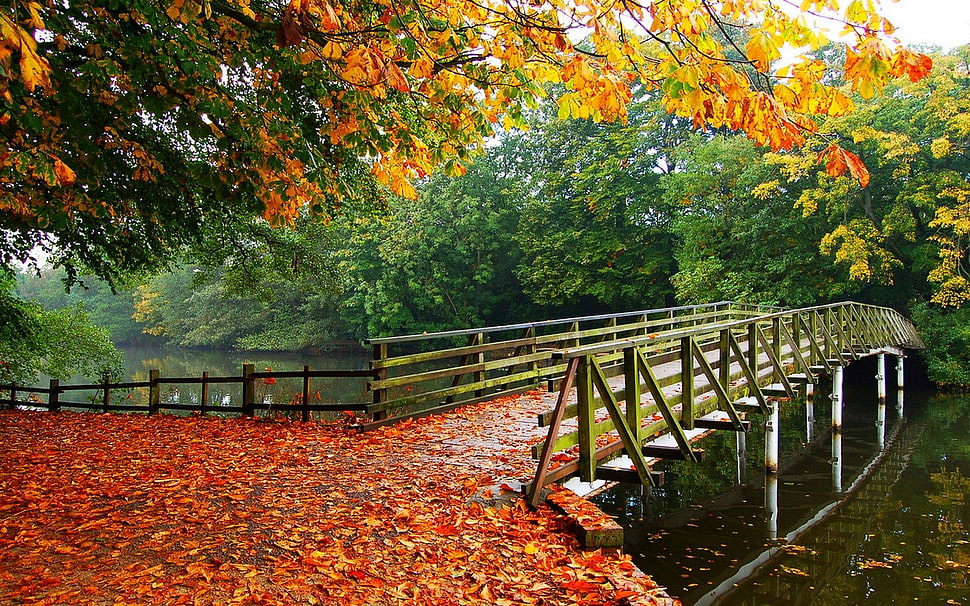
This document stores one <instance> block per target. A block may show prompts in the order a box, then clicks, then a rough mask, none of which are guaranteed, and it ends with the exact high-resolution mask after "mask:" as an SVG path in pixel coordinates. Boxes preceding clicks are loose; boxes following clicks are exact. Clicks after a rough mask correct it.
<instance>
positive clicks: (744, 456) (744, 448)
mask: <svg viewBox="0 0 970 606" xmlns="http://www.w3.org/2000/svg"><path fill="white" fill-rule="evenodd" d="M734 435H735V436H736V437H737V446H738V469H737V478H736V479H737V485H738V486H744V485H745V484H747V483H748V434H746V433H745V432H743V431H736V432H734Z"/></svg>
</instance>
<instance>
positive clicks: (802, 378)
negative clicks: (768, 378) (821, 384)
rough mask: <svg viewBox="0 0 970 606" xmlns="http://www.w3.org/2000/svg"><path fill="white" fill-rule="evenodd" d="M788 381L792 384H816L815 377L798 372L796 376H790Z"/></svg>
mask: <svg viewBox="0 0 970 606" xmlns="http://www.w3.org/2000/svg"><path fill="white" fill-rule="evenodd" d="M788 381H789V382H790V383H814V382H815V375H807V374H805V373H803V372H796V373H795V374H792V375H788Z"/></svg>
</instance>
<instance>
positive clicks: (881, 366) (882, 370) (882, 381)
mask: <svg viewBox="0 0 970 606" xmlns="http://www.w3.org/2000/svg"><path fill="white" fill-rule="evenodd" d="M876 394H877V397H876V399H877V401H878V402H879V404H883V405H885V403H886V354H884V353H881V354H878V355H877V356H876Z"/></svg>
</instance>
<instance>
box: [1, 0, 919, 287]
mask: <svg viewBox="0 0 970 606" xmlns="http://www.w3.org/2000/svg"><path fill="white" fill-rule="evenodd" d="M801 8H802V10H803V11H805V13H808V12H809V11H811V12H824V13H826V14H827V15H831V18H833V19H835V20H836V21H841V22H843V23H844V24H845V30H844V32H843V33H844V34H847V35H848V36H849V37H850V38H851V41H850V43H849V44H848V47H847V58H846V61H845V64H844V65H843V66H842V67H841V73H842V74H843V76H844V78H845V79H846V81H847V82H848V83H849V84H850V85H851V87H852V89H853V90H855V91H858V92H859V93H861V94H862V95H863V96H866V95H869V94H871V93H872V91H873V90H874V88H877V87H879V86H881V85H883V84H884V83H885V82H886V80H887V79H888V78H890V77H892V76H901V75H908V76H909V77H911V78H914V79H918V78H920V77H922V76H923V75H924V74H925V73H926V72H927V71H928V70H929V68H930V62H929V59H928V58H927V57H926V56H924V55H921V54H919V53H914V52H911V51H908V50H906V49H902V48H899V47H898V46H897V45H896V43H895V42H894V41H893V40H892V38H891V33H892V27H891V25H890V24H889V23H888V22H887V21H885V20H884V19H882V18H881V17H880V16H879V15H878V14H877V13H876V11H875V10H874V8H875V7H874V6H873V3H872V2H863V1H862V0H856V1H853V2H849V3H848V4H847V6H846V7H845V8H844V9H842V10H837V8H836V3H835V1H834V0H806V1H805V2H802V4H801ZM805 13H791V12H786V11H785V10H782V7H779V6H776V4H775V3H774V2H771V1H761V0H758V1H754V0H743V1H734V0H732V1H714V0H680V1H677V2H672V1H669V0H667V1H654V2H650V3H647V4H637V3H631V2H619V3H617V2H601V1H600V0H568V1H567V0H554V1H551V2H546V3H540V4H524V3H516V2H509V1H506V0H494V1H486V2H481V1H478V0H415V1H414V2H409V3H405V2H391V1H390V0H372V1H369V2H330V1H329V0H290V1H289V2H286V3H280V2H269V1H266V0H155V1H145V2H139V3H135V4H128V3H118V2H113V1H112V2H97V1H93V0H79V1H72V2H39V1H37V0H17V1H15V2H13V3H11V4H9V5H8V6H6V7H5V8H3V9H2V10H0V66H2V67H3V77H2V79H0V100H2V110H0V132H2V133H3V137H4V138H5V140H6V150H5V152H3V153H2V154H0V181H2V184H3V186H2V188H0V210H2V217H3V218H2V219H0V229H2V231H3V233H4V238H3V239H2V245H0V259H2V260H3V262H4V263H5V264H9V263H10V262H12V261H14V260H22V259H25V258H27V257H28V256H29V254H30V252H31V251H32V250H34V249H35V247H37V246H40V247H43V248H46V249H48V250H51V251H56V252H57V256H56V261H57V262H59V263H62V264H66V265H68V266H73V265H75V264H80V265H83V266H86V267H89V268H91V269H93V270H94V271H95V272H96V273H98V274H99V275H101V276H104V277H109V278H110V277H114V276H117V275H119V274H120V273H121V272H125V271H132V270H135V269H138V268H141V267H154V266H157V264H158V263H159V262H160V261H161V260H169V259H172V258H174V256H175V255H176V254H177V253H178V252H180V250H181V249H182V248H183V247H185V246H188V245H191V244H193V243H196V242H198V241H199V240H201V239H206V238H218V237H224V236H226V235H227V232H229V234H230V235H235V234H234V232H236V231H237V230H238V231H239V232H241V233H245V232H246V229H247V226H248V225H250V224H251V222H252V220H253V218H259V217H262V218H263V219H265V220H266V221H269V222H271V223H286V222H288V221H291V220H293V219H295V218H296V217H298V216H299V215H300V214H301V213H303V212H307V211H309V212H314V213H323V214H326V213H328V212H334V211H335V210H337V209H338V208H340V209H345V208H347V207H348V206H352V205H353V204H355V203H360V202H361V200H363V201H364V203H366V204H368V205H370V204H372V200H371V196H373V195H375V191H376V190H374V189H373V184H372V183H370V181H369V179H368V175H372V176H373V177H376V179H377V180H378V181H380V182H383V183H385V184H387V185H389V186H390V188H391V189H392V190H393V191H394V192H396V193H398V194H404V195H406V196H413V195H414V193H415V192H414V190H413V187H412V185H411V181H412V180H414V179H416V178H420V177H423V176H425V175H427V174H429V173H430V172H431V171H432V170H434V169H435V168H436V167H444V169H445V170H446V171H448V172H452V173H459V172H461V171H462V170H463V166H462V163H463V162H465V161H466V160H467V158H468V153H469V150H474V149H475V148H476V147H481V146H482V145H483V141H484V139H485V138H486V137H488V136H490V135H491V134H492V123H494V122H498V121H501V122H503V123H504V124H506V125H513V124H516V123H519V122H520V121H521V117H522V112H523V110H524V108H527V107H529V106H531V105H533V104H534V103H535V102H536V100H537V99H538V98H540V97H541V96H542V95H543V94H544V91H545V88H544V85H545V84H548V83H561V84H562V85H563V86H564V88H563V93H562V94H561V95H560V96H559V98H558V100H557V103H558V106H559V111H560V113H561V115H562V116H564V117H580V118H589V119H592V120H594V121H600V120H616V119H620V120H622V119H625V117H626V112H627V110H626V106H627V103H628V102H629V101H630V99H631V92H630V91H631V85H632V84H633V83H634V82H638V83H640V84H639V85H642V86H646V87H648V88H651V89H654V90H658V91H660V92H661V94H662V95H663V99H664V101H663V102H664V105H665V107H666V108H667V110H668V111H671V112H673V113H675V114H677V115H679V116H682V117H685V118H688V119H690V120H691V121H692V122H693V123H694V124H695V125H696V126H698V127H704V126H710V127H721V126H724V127H729V128H733V129H739V130H743V131H745V132H746V133H747V134H748V135H749V136H751V137H752V138H754V139H755V140H756V141H758V142H760V143H763V144H766V145H770V146H771V147H772V148H776V149H787V148H790V147H792V146H794V145H797V144H799V143H800V142H801V141H802V140H803V139H804V137H805V135H806V133H811V132H814V131H816V130H818V128H817V126H816V124H815V122H814V121H813V120H812V117H813V116H816V115H823V116H824V115H841V114H844V113H846V112H849V111H850V110H851V108H852V102H851V100H850V99H849V98H848V97H847V96H846V95H845V94H844V93H843V92H842V91H840V90H839V89H838V88H836V87H833V86H831V85H829V84H827V83H826V79H825V76H826V73H827V71H828V70H827V68H826V67H825V66H824V65H822V64H821V63H819V62H818V61H816V60H815V59H814V58H813V57H812V54H811V53H812V51H813V50H815V49H818V48H819V47H820V45H821V44H823V43H824V42H825V41H826V38H825V35H823V34H821V33H820V32H819V31H817V30H816V29H813V28H812V26H811V24H810V20H809V19H807V18H806V16H807V15H806V14H805ZM578 31H581V32H590V35H589V39H588V44H586V45H585V46H577V45H576V44H574V42H573V40H574V38H575V32H578ZM741 40H744V42H743V47H742V42H740V41H741ZM786 44H787V45H791V46H793V47H796V48H804V49H806V50H807V51H808V52H807V53H806V54H805V55H803V56H801V57H800V58H797V59H795V60H794V62H790V63H787V64H786V66H785V67H782V68H780V69H776V68H774V67H773V66H772V63H773V62H775V61H776V60H777V59H779V58H780V57H781V48H782V47H783V46H784V45H786ZM836 149H837V148H836Z"/></svg>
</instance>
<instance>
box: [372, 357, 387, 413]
mask: <svg viewBox="0 0 970 606" xmlns="http://www.w3.org/2000/svg"><path fill="white" fill-rule="evenodd" d="M386 359H387V343H375V344H374V349H373V356H372V358H371V370H373V371H374V380H375V381H384V380H386V379H387V368H386V367H384V366H381V367H380V368H374V362H382V361H384V360H386ZM373 391H374V397H373V400H372V401H373V402H374V404H381V403H383V402H386V401H387V388H385V387H381V388H378V389H375V390H373ZM386 417H387V411H386V410H378V411H375V412H374V420H375V421H380V420H382V419H384V418H386Z"/></svg>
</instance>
